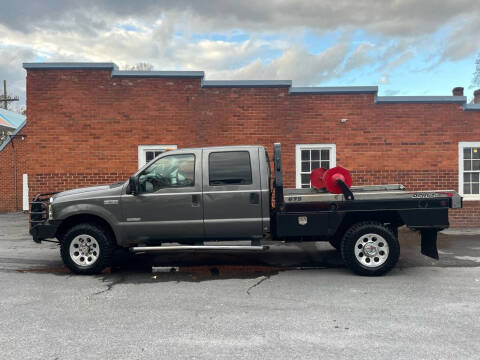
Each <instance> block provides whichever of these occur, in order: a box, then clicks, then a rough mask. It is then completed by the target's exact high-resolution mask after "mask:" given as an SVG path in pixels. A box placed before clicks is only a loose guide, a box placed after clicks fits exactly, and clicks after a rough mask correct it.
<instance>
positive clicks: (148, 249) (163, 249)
mask: <svg viewBox="0 0 480 360" xmlns="http://www.w3.org/2000/svg"><path fill="white" fill-rule="evenodd" d="M268 248H269V246H268V245H262V246H250V245H178V246H136V247H132V248H130V251H131V252H133V253H144V252H167V251H265V250H268Z"/></svg>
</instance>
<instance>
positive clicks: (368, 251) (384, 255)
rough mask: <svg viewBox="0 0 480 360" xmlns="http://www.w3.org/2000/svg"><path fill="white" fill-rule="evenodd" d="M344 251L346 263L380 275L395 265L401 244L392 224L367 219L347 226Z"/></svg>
mask: <svg viewBox="0 0 480 360" xmlns="http://www.w3.org/2000/svg"><path fill="white" fill-rule="evenodd" d="M341 251H342V257H343V260H344V261H345V264H346V265H347V266H348V267H349V268H350V269H351V270H352V271H353V272H355V273H357V274H359V275H367V276H379V275H383V274H385V273H387V272H388V271H390V270H391V269H392V268H393V267H395V265H396V264H397V261H398V257H399V255H400V245H399V243H398V240H397V237H396V236H395V234H394V233H393V232H392V230H391V229H390V228H389V227H387V226H384V225H383V224H382V223H379V222H374V221H365V222H360V223H357V224H355V225H353V226H352V227H351V228H350V229H348V230H347V232H346V233H345V235H344V236H343V239H342V244H341Z"/></svg>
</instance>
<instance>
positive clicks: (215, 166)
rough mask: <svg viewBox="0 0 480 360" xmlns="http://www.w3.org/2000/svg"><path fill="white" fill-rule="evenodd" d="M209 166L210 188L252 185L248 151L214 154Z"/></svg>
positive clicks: (209, 160)
mask: <svg viewBox="0 0 480 360" xmlns="http://www.w3.org/2000/svg"><path fill="white" fill-rule="evenodd" d="M208 166H209V168H208V176H209V185H210V186H222V185H251V184H252V166H251V161H250V154H249V152H248V151H220V152H212V153H210V155H209V157H208Z"/></svg>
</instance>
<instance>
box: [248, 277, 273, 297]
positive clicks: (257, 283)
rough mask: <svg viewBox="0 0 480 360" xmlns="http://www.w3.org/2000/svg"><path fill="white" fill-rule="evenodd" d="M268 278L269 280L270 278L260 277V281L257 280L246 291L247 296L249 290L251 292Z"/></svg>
mask: <svg viewBox="0 0 480 360" xmlns="http://www.w3.org/2000/svg"><path fill="white" fill-rule="evenodd" d="M269 278H270V276H262V278H261V279H260V280H258V281H257V282H256V283H255V284H253V285H252V286H250V287H249V288H248V289H247V294H248V295H250V290H252V289H253V288H254V287H257V286H258V285H260V284H261V283H262V282H264V281H265V280H268V279H269Z"/></svg>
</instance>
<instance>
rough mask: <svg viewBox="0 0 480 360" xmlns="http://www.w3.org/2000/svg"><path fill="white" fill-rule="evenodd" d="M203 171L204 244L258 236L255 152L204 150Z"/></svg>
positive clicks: (259, 215) (259, 218) (251, 149)
mask: <svg viewBox="0 0 480 360" xmlns="http://www.w3.org/2000/svg"><path fill="white" fill-rule="evenodd" d="M203 169H204V171H203V204H204V227H205V240H206V241H208V239H209V238H216V239H255V238H258V237H259V236H261V234H262V205H261V192H260V188H261V186H260V170H259V159H258V149H257V148H255V147H245V148H241V147H238V148H237V147H236V148H225V149H222V148H216V149H204V151H203Z"/></svg>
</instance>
